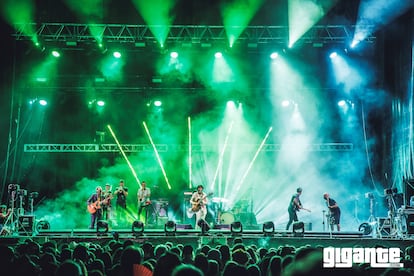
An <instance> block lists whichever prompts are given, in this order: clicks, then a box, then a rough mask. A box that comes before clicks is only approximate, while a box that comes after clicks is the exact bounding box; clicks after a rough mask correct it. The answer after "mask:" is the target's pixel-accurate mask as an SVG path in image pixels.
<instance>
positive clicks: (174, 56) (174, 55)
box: [170, 52, 178, 58]
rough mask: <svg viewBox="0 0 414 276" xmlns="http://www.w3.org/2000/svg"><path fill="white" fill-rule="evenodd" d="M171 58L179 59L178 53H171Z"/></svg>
mask: <svg viewBox="0 0 414 276" xmlns="http://www.w3.org/2000/svg"><path fill="white" fill-rule="evenodd" d="M170 57H171V58H178V53H177V52H171V54H170Z"/></svg>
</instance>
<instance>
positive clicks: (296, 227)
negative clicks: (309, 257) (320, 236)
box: [293, 221, 305, 237]
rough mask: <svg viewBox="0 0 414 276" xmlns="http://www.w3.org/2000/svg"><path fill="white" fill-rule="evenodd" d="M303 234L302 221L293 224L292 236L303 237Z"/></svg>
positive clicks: (303, 225)
mask: <svg viewBox="0 0 414 276" xmlns="http://www.w3.org/2000/svg"><path fill="white" fill-rule="evenodd" d="M304 234H305V224H304V223H303V222H302V221H298V222H295V223H293V236H295V237H303V236H304Z"/></svg>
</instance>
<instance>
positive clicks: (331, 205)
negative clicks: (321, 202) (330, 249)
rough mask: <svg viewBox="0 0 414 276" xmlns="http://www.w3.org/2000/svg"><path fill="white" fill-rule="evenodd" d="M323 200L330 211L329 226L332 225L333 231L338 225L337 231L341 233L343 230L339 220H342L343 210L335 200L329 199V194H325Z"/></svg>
mask: <svg viewBox="0 0 414 276" xmlns="http://www.w3.org/2000/svg"><path fill="white" fill-rule="evenodd" d="M323 199H325V201H326V206H327V207H328V210H329V216H328V218H329V220H328V224H329V225H330V227H331V230H332V231H333V228H334V225H335V224H336V229H337V230H338V232H339V231H340V230H341V226H340V224H339V220H340V218H341V209H339V206H338V203H336V201H335V200H334V199H333V198H330V197H329V194H328V193H324V194H323Z"/></svg>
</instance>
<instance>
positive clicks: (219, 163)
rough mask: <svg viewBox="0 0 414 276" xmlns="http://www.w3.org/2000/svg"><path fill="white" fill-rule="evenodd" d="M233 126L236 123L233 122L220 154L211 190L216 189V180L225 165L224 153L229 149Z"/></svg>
mask: <svg viewBox="0 0 414 276" xmlns="http://www.w3.org/2000/svg"><path fill="white" fill-rule="evenodd" d="M233 124H234V121H232V122H231V124H230V127H229V129H228V130H227V134H226V139H225V140H224V145H223V149H222V150H221V153H220V158H219V162H218V164H217V169H216V172H215V174H214V178H213V181H212V182H211V190H213V188H214V183H215V182H216V178H217V175H218V172H219V169H220V167H221V164H222V163H223V156H224V152H225V151H226V148H227V144H228V140H229V137H230V133H231V130H232V128H233Z"/></svg>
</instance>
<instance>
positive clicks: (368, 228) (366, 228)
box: [358, 222, 372, 236]
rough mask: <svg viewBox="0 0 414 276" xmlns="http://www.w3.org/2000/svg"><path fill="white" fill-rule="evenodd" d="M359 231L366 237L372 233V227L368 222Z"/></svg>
mask: <svg viewBox="0 0 414 276" xmlns="http://www.w3.org/2000/svg"><path fill="white" fill-rule="evenodd" d="M358 231H359V232H361V233H362V234H363V235H365V236H366V235H369V234H371V233H372V227H371V225H370V224H369V223H368V222H364V223H362V224H361V225H360V226H359V227H358Z"/></svg>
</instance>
